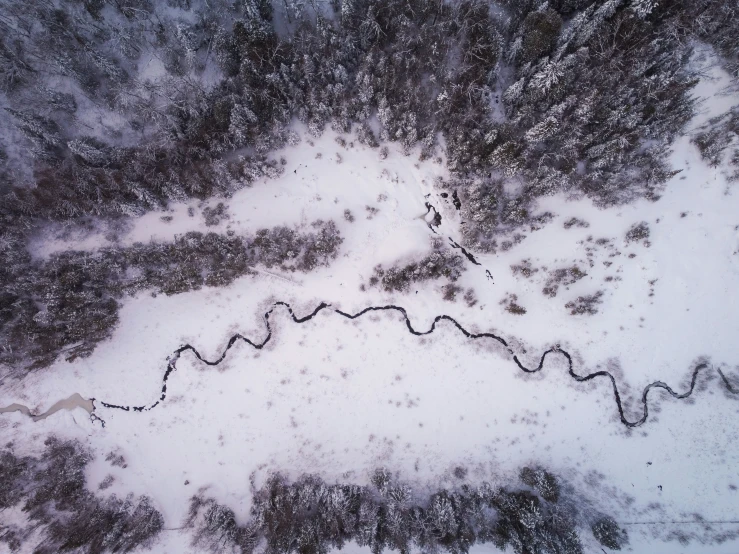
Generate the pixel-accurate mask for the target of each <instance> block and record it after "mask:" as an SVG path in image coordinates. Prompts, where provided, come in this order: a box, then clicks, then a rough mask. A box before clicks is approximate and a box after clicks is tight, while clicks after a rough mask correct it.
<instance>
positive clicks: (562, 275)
mask: <svg viewBox="0 0 739 554" xmlns="http://www.w3.org/2000/svg"><path fill="white" fill-rule="evenodd" d="M514 274H515V271H514ZM587 275H588V274H587V273H585V272H584V271H583V270H582V269H580V268H579V267H577V266H576V265H573V266H572V267H561V268H559V269H555V270H553V271H550V272H549V275H547V280H546V282H545V283H544V288H543V289H542V290H541V292H542V294H544V296H548V297H550V298H554V297H555V296H557V292H558V291H559V286H560V285H562V286H564V287H568V286H570V285H572V284H573V283H577V282H578V281H579V280H580V279H582V278H584V277H587Z"/></svg>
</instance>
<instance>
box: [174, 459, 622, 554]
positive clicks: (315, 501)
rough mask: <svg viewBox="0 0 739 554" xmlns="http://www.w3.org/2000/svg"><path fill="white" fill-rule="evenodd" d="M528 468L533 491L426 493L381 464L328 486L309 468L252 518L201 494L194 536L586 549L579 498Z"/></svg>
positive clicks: (283, 545)
mask: <svg viewBox="0 0 739 554" xmlns="http://www.w3.org/2000/svg"><path fill="white" fill-rule="evenodd" d="M521 476H522V479H523V481H524V483H525V484H526V485H527V486H528V487H530V490H527V489H525V488H521V487H515V486H514V487H512V488H506V487H499V488H494V487H492V486H491V485H489V484H487V483H483V484H482V485H481V486H479V487H473V486H470V485H463V486H461V487H460V488H458V489H454V490H440V491H437V492H435V493H433V494H429V495H426V494H420V495H419V494H417V493H415V492H414V491H413V490H412V489H411V488H410V487H409V486H408V485H406V484H404V483H401V482H397V481H396V480H395V479H393V477H392V475H391V474H390V473H389V472H388V471H387V470H382V469H381V470H378V471H376V472H375V474H374V475H373V477H372V479H371V482H372V485H371V486H357V485H351V484H329V483H326V482H324V481H323V480H321V479H320V478H318V477H315V476H308V475H304V476H302V477H300V478H299V479H298V480H297V481H296V482H294V483H289V482H288V481H287V480H286V479H285V478H284V477H282V476H281V475H274V476H272V477H271V478H270V479H269V481H268V482H267V483H266V485H265V486H264V487H263V488H262V489H260V490H258V491H257V492H256V495H255V498H254V503H253V507H252V509H251V517H250V519H249V520H248V521H247V522H246V523H245V524H244V525H239V524H238V523H237V522H236V520H235V517H234V513H233V511H232V510H231V509H230V508H228V507H227V506H223V505H219V504H218V503H217V502H216V501H215V500H213V499H209V498H202V497H200V496H195V497H193V498H192V500H191V504H190V515H189V518H188V521H187V525H188V526H191V527H193V528H194V530H195V543H196V544H198V545H199V546H205V547H206V548H210V549H211V550H212V551H213V552H222V551H226V550H228V549H235V550H236V551H238V552H241V553H242V554H250V553H252V552H254V551H255V550H256V549H257V546H258V545H264V548H265V552H267V553H269V554H289V553H292V552H299V553H321V552H328V551H330V550H333V549H336V548H341V547H343V546H344V545H345V544H346V543H347V542H349V541H355V542H356V543H357V544H359V545H360V546H367V547H369V548H370V550H371V551H372V552H373V553H376V554H379V553H380V552H383V551H385V550H393V551H395V550H397V551H400V552H410V551H414V550H418V551H421V552H437V551H439V550H443V551H447V552H450V553H459V552H468V551H469V549H470V548H471V547H472V546H474V545H476V544H485V543H489V544H492V545H494V546H495V547H497V548H499V549H501V550H503V549H506V548H510V549H511V550H512V551H513V552H516V553H517V554H529V553H534V552H540V553H545V552H548V553H558V554H580V553H582V552H583V547H582V542H581V539H580V537H579V536H578V532H579V531H581V528H582V527H584V528H585V529H587V523H586V522H585V520H584V517H583V515H582V514H578V513H577V511H576V509H575V508H574V507H573V506H572V504H571V503H567V504H565V503H561V502H560V489H559V485H558V483H557V480H556V478H555V477H554V476H553V475H552V474H550V473H548V472H546V471H544V470H542V469H540V468H537V469H533V470H532V469H526V470H524V471H523V472H522V473H521ZM603 521H606V519H603ZM608 521H613V520H611V519H608ZM602 527H603V526H602V525H601V526H598V527H597V529H598V532H599V533H600V536H601V537H603V536H607V537H610V536H611V535H610V534H607V533H611V534H612V533H613V532H614V531H613V529H611V528H608V529H606V532H607V533H606V534H605V535H604V534H603V532H602ZM593 529H594V530H595V529H596V527H595V526H594V527H593ZM616 531H617V532H618V533H619V535H618V536H619V538H621V539H625V533H623V532H622V531H620V530H618V527H616ZM599 540H600V539H599ZM619 544H624V542H623V541H622V542H620V543H619Z"/></svg>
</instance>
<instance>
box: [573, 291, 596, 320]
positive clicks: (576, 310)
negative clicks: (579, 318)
mask: <svg viewBox="0 0 739 554" xmlns="http://www.w3.org/2000/svg"><path fill="white" fill-rule="evenodd" d="M602 298H603V291H602V290H599V291H598V292H596V293H594V294H587V295H583V296H578V297H577V299H575V300H571V301H570V302H567V304H565V308H567V309H568V310H570V315H595V314H597V313H598V306H600V304H602V303H603V300H602Z"/></svg>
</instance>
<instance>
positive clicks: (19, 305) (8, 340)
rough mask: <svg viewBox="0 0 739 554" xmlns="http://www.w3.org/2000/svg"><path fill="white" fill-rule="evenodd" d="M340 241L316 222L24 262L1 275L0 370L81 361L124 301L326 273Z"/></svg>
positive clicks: (330, 225)
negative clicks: (256, 272)
mask: <svg viewBox="0 0 739 554" xmlns="http://www.w3.org/2000/svg"><path fill="white" fill-rule="evenodd" d="M342 240H343V239H342V238H341V236H340V234H339V231H338V229H337V227H336V225H335V224H334V223H333V222H332V221H328V222H324V221H316V222H314V223H313V224H312V229H311V230H310V231H308V232H299V231H297V230H295V229H291V228H288V227H274V228H271V229H262V230H260V231H258V232H257V233H256V235H255V236H254V237H239V236H231V237H229V236H226V235H220V234H216V233H206V234H203V233H200V232H190V233H186V234H185V235H182V236H178V237H177V238H176V239H175V240H174V241H173V242H170V243H156V242H152V243H148V244H142V243H138V244H135V245H133V246H131V247H128V248H117V247H116V248H103V249H100V250H98V251H96V252H80V251H66V252H63V253H60V254H56V255H53V256H51V258H50V259H49V260H47V261H36V262H31V261H30V259H28V258H27V257H24V258H22V259H20V260H19V261H18V263H17V264H16V265H14V266H12V267H6V268H4V269H5V270H6V271H8V273H9V274H11V275H12V280H11V281H9V282H8V283H7V285H6V286H5V288H4V289H3V292H2V295H0V322H1V323H2V324H3V325H2V330H1V331H0V344H2V346H3V348H1V349H0V363H4V364H7V365H8V366H9V367H12V368H14V369H15V370H16V372H20V370H21V369H24V368H27V367H31V368H34V367H43V366H45V365H48V364H49V363H51V362H53V361H54V359H56V357H57V356H59V355H60V354H62V353H63V354H64V356H65V357H66V358H67V359H74V358H76V357H78V356H82V357H84V356H87V355H89V354H90V353H91V352H92V351H93V349H94V348H95V346H96V345H97V344H98V343H99V342H100V341H102V340H104V339H106V338H108V337H109V336H110V334H111V333H112V331H113V329H114V328H115V326H116V324H117V322H118V309H119V300H120V298H122V297H123V296H124V295H132V294H136V293H138V292H141V291H145V290H153V291H154V292H155V293H159V292H161V293H164V294H167V295H171V294H178V293H182V292H187V291H190V290H196V289H199V288H201V287H203V286H211V287H217V286H225V285H228V284H229V283H232V282H233V281H234V280H235V279H237V278H239V277H241V276H243V275H246V274H248V273H249V272H250V271H251V270H252V268H254V267H256V266H259V265H262V266H265V267H268V268H272V267H279V268H280V269H282V270H283V271H302V272H305V271H310V270H312V269H314V268H316V267H318V266H322V265H328V264H329V263H330V262H331V260H333V259H334V258H335V257H336V254H337V251H338V248H339V245H340V244H341V242H342ZM0 271H2V270H0Z"/></svg>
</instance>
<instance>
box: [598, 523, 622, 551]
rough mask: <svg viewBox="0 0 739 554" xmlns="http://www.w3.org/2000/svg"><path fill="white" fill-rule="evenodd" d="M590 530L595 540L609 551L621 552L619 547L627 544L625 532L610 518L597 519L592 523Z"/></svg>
mask: <svg viewBox="0 0 739 554" xmlns="http://www.w3.org/2000/svg"><path fill="white" fill-rule="evenodd" d="M591 529H592V531H593V536H594V537H595V538H596V540H597V541H598V542H599V543H600V544H602V545H603V546H605V547H606V548H610V549H611V550H621V547H623V546H624V545H626V543H627V542H628V537H627V535H626V531H624V530H623V529H621V528H620V527H619V526H618V523H616V521H615V520H614V519H613V518H611V517H602V518H600V519H598V520H597V521H596V522H595V523H593V525H592V527H591Z"/></svg>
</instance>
